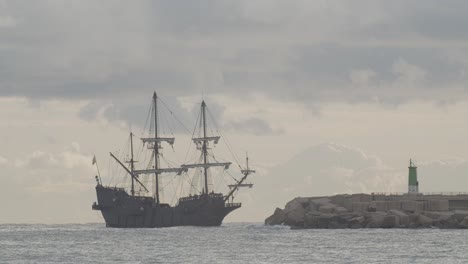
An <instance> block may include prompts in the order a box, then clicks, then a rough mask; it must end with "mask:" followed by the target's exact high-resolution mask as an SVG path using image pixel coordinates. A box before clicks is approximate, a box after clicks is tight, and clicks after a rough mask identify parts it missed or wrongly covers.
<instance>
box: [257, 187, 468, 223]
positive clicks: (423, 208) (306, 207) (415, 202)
mask: <svg viewBox="0 0 468 264" xmlns="http://www.w3.org/2000/svg"><path fill="white" fill-rule="evenodd" d="M265 225H287V226H290V227H292V228H330V229H335V228H428V227H437V228H468V195H422V194H403V195H377V194H352V195H335V196H329V197H298V198H295V199H293V200H291V201H290V202H288V203H287V204H286V206H285V208H284V209H281V208H276V210H275V211H274V213H273V214H272V215H271V216H270V217H268V218H267V219H265Z"/></svg>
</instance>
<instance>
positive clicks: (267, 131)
mask: <svg viewBox="0 0 468 264" xmlns="http://www.w3.org/2000/svg"><path fill="white" fill-rule="evenodd" d="M226 127H227V129H230V130H234V131H237V132H244V133H249V134H254V135H257V136H265V135H278V134H283V133H284V130H282V129H275V128H272V127H271V125H270V124H269V123H268V122H266V121H265V120H263V119H260V118H256V117H252V118H248V119H244V120H239V121H231V122H229V123H227V124H226Z"/></svg>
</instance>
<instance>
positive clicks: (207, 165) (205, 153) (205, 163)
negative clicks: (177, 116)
mask: <svg viewBox="0 0 468 264" xmlns="http://www.w3.org/2000/svg"><path fill="white" fill-rule="evenodd" d="M200 122H201V125H202V127H203V137H200V138H192V140H193V142H194V143H195V144H202V148H201V152H202V156H203V163H197V164H185V165H181V167H182V168H184V169H191V168H203V172H204V188H203V193H205V194H208V192H209V190H208V169H209V168H211V167H216V166H218V167H224V168H225V169H228V168H229V166H230V165H231V162H213V163H210V162H209V160H208V144H209V142H210V141H213V143H214V144H217V143H218V141H219V139H220V137H219V136H217V137H209V136H207V134H206V103H205V101H202V103H201V119H200Z"/></svg>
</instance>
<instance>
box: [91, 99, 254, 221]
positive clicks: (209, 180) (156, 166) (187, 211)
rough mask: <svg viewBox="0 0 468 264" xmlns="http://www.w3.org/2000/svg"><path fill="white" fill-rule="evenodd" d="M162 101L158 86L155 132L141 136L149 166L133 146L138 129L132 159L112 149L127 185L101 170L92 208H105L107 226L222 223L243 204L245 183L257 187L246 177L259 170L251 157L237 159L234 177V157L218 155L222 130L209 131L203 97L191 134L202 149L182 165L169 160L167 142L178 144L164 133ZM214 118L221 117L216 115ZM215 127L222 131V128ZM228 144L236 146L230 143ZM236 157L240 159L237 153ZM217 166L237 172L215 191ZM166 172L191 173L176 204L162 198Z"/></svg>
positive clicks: (152, 116)
mask: <svg viewBox="0 0 468 264" xmlns="http://www.w3.org/2000/svg"><path fill="white" fill-rule="evenodd" d="M161 103H162V105H163V106H165V107H167V104H165V103H164V101H161V102H160V98H158V96H157V94H156V92H155V93H154V94H153V98H152V100H151V107H150V111H149V112H150V113H149V114H148V118H147V122H148V120H150V125H149V129H148V133H149V135H150V136H148V137H142V138H141V143H142V146H144V148H142V152H143V151H144V152H146V153H147V156H148V157H149V158H148V160H147V161H146V167H145V168H143V169H139V168H136V163H137V161H136V160H135V159H134V158H135V157H134V149H133V148H134V142H133V141H134V140H133V138H134V134H133V133H132V132H130V137H129V143H130V144H129V145H130V148H129V150H128V152H129V157H128V159H127V160H124V161H122V160H121V158H120V159H119V158H118V157H117V156H118V155H116V154H114V153H110V156H111V157H112V159H113V160H114V161H115V164H116V166H118V167H119V168H120V170H121V171H122V172H124V173H125V175H126V179H127V180H126V182H127V186H128V187H117V186H109V185H107V186H106V185H103V184H102V180H101V177H100V176H96V182H97V185H96V194H97V202H94V204H93V205H92V209H93V210H99V211H101V213H102V216H103V218H104V220H105V223H106V226H107V227H118V228H138V227H143V228H154V227H173V226H219V225H221V224H222V222H223V219H224V218H225V217H226V216H227V215H228V214H229V213H230V212H232V211H234V210H236V209H238V208H240V207H241V206H242V204H241V203H236V202H234V194H235V193H236V192H237V191H238V190H239V189H240V188H241V187H249V188H251V187H252V184H251V183H246V179H247V177H248V176H249V175H251V174H252V173H254V172H255V171H254V170H252V169H250V168H249V164H248V163H249V159H248V157H246V164H245V167H242V166H240V164H237V165H239V169H240V174H239V175H240V176H239V177H233V176H232V175H231V174H230V173H229V172H228V169H229V167H230V166H231V164H232V163H231V162H227V161H218V160H217V159H216V158H215V155H214V153H213V151H214V146H215V145H216V144H218V143H219V141H220V139H221V135H213V134H209V132H211V133H213V130H209V128H208V127H207V123H208V122H207V111H208V109H207V104H206V103H205V101H202V102H201V107H200V112H199V115H198V119H197V121H196V126H195V129H194V130H193V133H192V135H191V136H192V141H191V142H192V143H193V145H194V146H195V147H196V153H197V154H196V159H195V162H193V163H186V164H180V165H178V166H174V163H171V162H166V157H165V156H164V155H163V150H164V147H167V146H173V145H174V142H175V138H174V137H166V136H164V135H162V133H161V124H160V119H161V118H160V117H159V116H158V105H161ZM169 113H171V114H172V111H170V110H169ZM210 117H212V116H211V115H210ZM174 118H175V116H174ZM214 124H216V123H215V122H214V121H213V125H214ZM197 128H198V129H197ZM163 130H164V129H163ZM164 131H165V130H164ZM164 131H163V132H164ZM214 131H217V132H219V134H221V132H220V131H219V130H218V129H215V130H214ZM226 143H227V142H226ZM228 145H229V144H228ZM191 146H192V144H191ZM228 148H229V150H230V151H231V150H232V148H231V147H230V146H228ZM148 152H149V154H148ZM233 157H234V159H236V156H235V154H233ZM236 160H237V159H236ZM162 161H165V162H166V163H167V166H164V164H162ZM94 162H95V159H94V160H93V163H94ZM126 163H127V164H126ZM216 168H217V171H221V174H222V175H218V177H222V176H223V175H224V176H225V175H226V173H227V174H228V175H229V176H232V177H231V180H232V181H233V182H232V184H225V185H227V188H225V189H226V194H223V193H221V192H216V190H215V189H214V187H215V186H214V184H213V178H214V177H215V176H214V174H215V173H210V172H211V171H212V170H216ZM164 177H171V178H172V179H174V178H181V177H182V178H185V179H187V181H189V183H190V192H189V193H188V194H186V195H185V196H183V197H178V198H176V201H175V202H174V204H170V203H165V202H163V199H162V198H163V197H162V195H161V191H162V188H163V187H164V186H162V185H163V184H162V182H163V181H162V178H164ZM145 179H146V182H145ZM218 182H220V181H218ZM149 185H152V186H149ZM174 196H175V194H174ZM181 196H182V195H181Z"/></svg>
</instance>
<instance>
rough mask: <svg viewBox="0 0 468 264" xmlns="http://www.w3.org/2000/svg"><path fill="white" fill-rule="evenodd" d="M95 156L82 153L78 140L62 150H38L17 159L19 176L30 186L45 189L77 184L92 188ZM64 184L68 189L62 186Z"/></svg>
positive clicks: (51, 190) (44, 190) (24, 183)
mask: <svg viewBox="0 0 468 264" xmlns="http://www.w3.org/2000/svg"><path fill="white" fill-rule="evenodd" d="M91 159H92V157H91V156H90V155H85V154H83V153H81V152H80V146H79V144H78V143H76V142H74V143H72V144H71V145H70V146H69V147H67V148H66V149H64V150H63V151H61V152H58V153H50V152H44V151H39V150H38V151H34V152H33V153H31V154H28V155H27V156H26V157H24V158H20V159H17V160H16V161H15V167H16V170H17V173H16V177H15V178H16V181H17V183H18V184H21V185H23V186H24V187H25V188H26V189H34V190H41V191H43V192H68V191H73V190H75V187H74V186H73V185H74V184H77V186H80V184H85V185H87V186H88V187H90V186H92V184H93V182H92V181H91V180H90V179H91V178H92V175H93V174H94V173H95V172H94V170H93V168H92V166H91ZM90 175H91V176H90ZM63 186H68V188H62V187H63Z"/></svg>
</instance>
